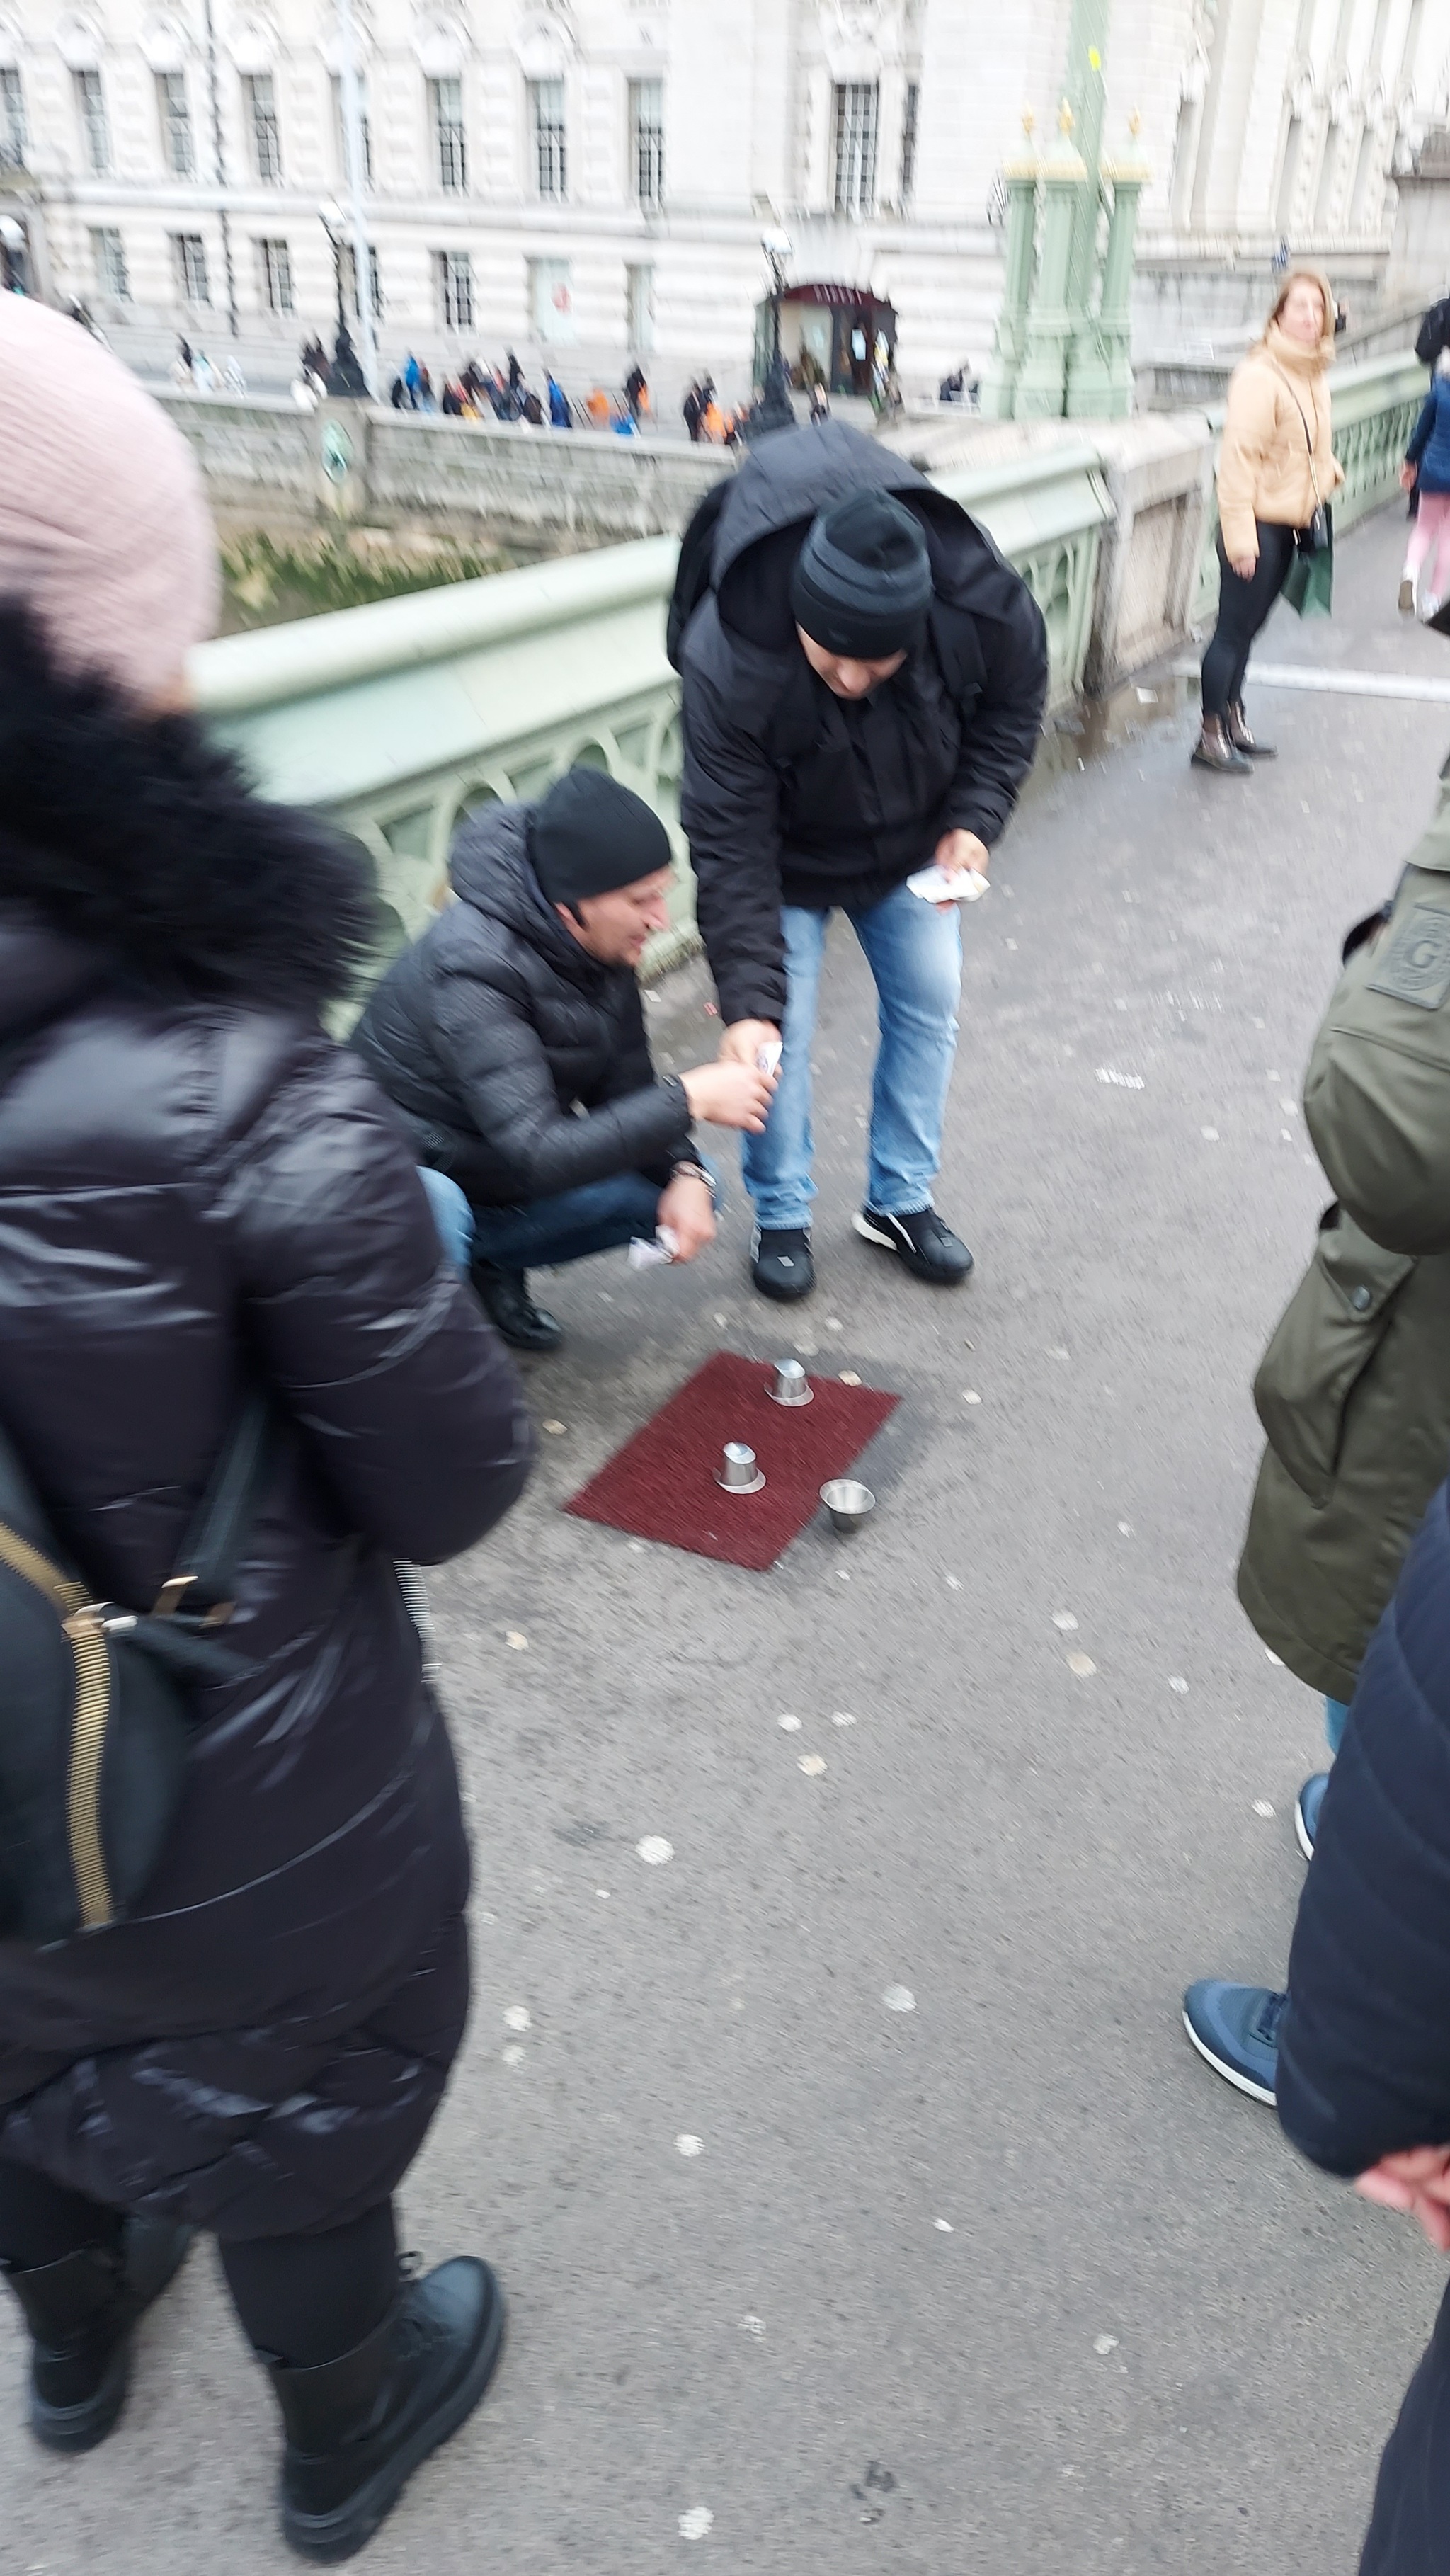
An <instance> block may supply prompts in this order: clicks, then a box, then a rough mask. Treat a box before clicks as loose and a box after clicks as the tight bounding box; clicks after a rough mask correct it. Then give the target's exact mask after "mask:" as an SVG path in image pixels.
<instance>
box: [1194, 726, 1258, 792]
mask: <svg viewBox="0 0 1450 2576" xmlns="http://www.w3.org/2000/svg"><path fill="white" fill-rule="evenodd" d="M1191 762H1192V766H1193V767H1194V768H1195V769H1217V770H1219V771H1221V772H1222V773H1223V774H1224V775H1225V776H1226V777H1229V778H1233V777H1238V778H1247V777H1248V775H1249V773H1250V771H1251V770H1252V768H1253V765H1254V764H1253V762H1252V761H1251V760H1248V759H1246V758H1245V756H1244V754H1243V753H1242V752H1241V751H1236V750H1235V748H1234V746H1233V744H1232V743H1231V742H1230V740H1229V738H1228V732H1227V729H1226V727H1225V726H1223V725H1221V724H1220V723H1219V721H1218V718H1217V716H1213V717H1210V719H1209V721H1208V722H1207V723H1206V724H1205V725H1204V728H1203V730H1202V732H1201V733H1200V735H1199V737H1198V740H1197V742H1196V743H1195V744H1194V747H1193V751H1192V754H1191Z"/></svg>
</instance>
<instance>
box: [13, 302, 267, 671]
mask: <svg viewBox="0 0 1450 2576" xmlns="http://www.w3.org/2000/svg"><path fill="white" fill-rule="evenodd" d="M7 596H8V597H12V598H14V597H19V598H20V599H22V600H24V601H25V603H26V604H27V606H28V607H30V608H31V609H33V610H34V612H35V614H36V616H37V617H38V618H39V620H40V623H41V625H42V627H43V628H44V630H45V632H46V634H47V636H48V637H49V640H50V643H51V646H52V648H53V650H54V652H55V654H56V657H57V659H58V660H59V661H60V662H61V663H62V664H63V665H64V667H65V668H66V669H67V670H71V671H81V670H94V671H100V672H103V673H104V674H105V675H106V676H107V677H108V678H109V679H111V680H113V681H115V682H116V683H118V685H119V686H120V687H122V688H123V689H125V690H126V691H127V692H128V693H129V694H130V695H131V696H132V697H135V698H140V699H142V700H150V699H155V698H159V697H161V696H164V695H166V694H167V693H169V692H170V691H171V690H172V689H173V688H174V687H175V686H176V685H177V683H178V682H179V681H180V679H181V677H182V674H183V668H184V665H185V661H186V656H187V654H188V652H189V651H190V649H191V647H192V645H193V644H199V643H200V642H201V640H202V638H203V637H204V636H207V635H210V634H212V633H213V632H214V631H215V627H216V618H217V608H218V601H219V590H218V576H217V549H216V533H215V530H214V529H213V527H212V523H211V513H210V512H209V510H208V508H207V505H206V497H205V494H204V493H203V491H202V484H201V475H200V473H199V471H198V469H197V465H196V461H195V459H194V457H193V456H192V453H191V450H190V448H189V447H188V445H187V443H186V440H185V439H184V438H183V437H182V435H181V432H180V430H179V429H177V428H175V427H174V426H173V424H172V423H171V422H170V421H169V420H168V419H167V417H166V414H165V413H164V412H163V411H162V409H161V408H160V405H159V404H157V403H154V402H153V401H152V399H151V396H150V395H149V394H148V393H145V392H143V390H142V388H141V386H140V385H139V384H138V383H137V381H136V379H135V377H134V376H133V375H131V374H130V372H129V370H128V369H127V368H125V367H123V366H122V364H121V362H120V360H119V358H114V357H112V355H111V353H110V351H109V350H107V349H103V348H102V347H101V345H100V343H99V341H97V340H93V339H92V338H91V335H90V333H89V332H88V331H83V330H82V329H81V327H80V324H79V323H77V322H69V321H67V320H66V319H65V317H64V315H62V314H59V313H52V312H51V311H49V310H48V308H47V307H46V306H45V305H43V304H37V303H35V302H34V301H33V300H32V299H31V298H30V297H29V296H25V295H7V294H4V293H0V599H4V598H6V597H7Z"/></svg>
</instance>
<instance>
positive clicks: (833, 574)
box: [790, 489, 931, 662]
mask: <svg viewBox="0 0 1450 2576" xmlns="http://www.w3.org/2000/svg"><path fill="white" fill-rule="evenodd" d="M790 604H791V607H792V609H793V611H794V613H795V617H796V622H797V624H798V625H800V626H802V627H803V628H804V630H805V632H806V634H807V635H809V636H810V638H811V640H812V642H813V643H816V644H822V645H824V646H825V649H826V651H827V652H828V653H843V654H848V655H850V656H851V658H852V659H853V660H856V661H861V662H881V661H885V660H886V659H887V658H888V656H889V655H891V654H892V653H900V652H903V651H906V650H908V649H909V648H910V646H911V645H913V644H915V643H916V642H917V641H918V640H919V638H920V636H921V634H922V632H923V630H924V628H925V626H926V613H927V610H928V609H929V608H930V606H931V556H930V554H929V553H928V551H927V543H926V531H925V530H924V528H923V527H922V524H921V521H920V519H919V518H918V517H917V516H916V514H915V512H914V511H912V510H908V509H906V508H905V507H904V505H903V504H902V503H901V502H900V501H898V500H895V499H894V498H893V496H892V495H891V493H889V492H882V491H878V490H876V489H870V490H867V491H864V492H853V493H852V494H851V497H850V499H849V500H847V501H840V502H838V503H837V504H836V507H835V508H834V509H833V510H823V511H822V513H821V515H820V517H819V518H817V519H815V520H813V521H812V523H811V528H810V532H809V534H808V535H807V538H806V541H805V544H804V545H803V546H802V548H801V550H800V553H799V555H798V556H797V558H796V564H795V570H794V571H793V573H792V574H791V583H790Z"/></svg>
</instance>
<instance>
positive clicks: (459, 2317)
mask: <svg viewBox="0 0 1450 2576" xmlns="http://www.w3.org/2000/svg"><path fill="white" fill-rule="evenodd" d="M503 2332H504V2298H503V2292H502V2290H501V2289H500V2288H499V2285H498V2283H497V2281H496V2280H495V2279H494V2276H493V2274H492V2272H491V2271H490V2270H489V2268H488V2265H487V2264H486V2263H479V2262H477V2261H475V2260H474V2258H473V2257H472V2256H471V2255H459V2256H458V2257H457V2258H456V2259H455V2260H454V2261H453V2262H451V2263H440V2265H439V2267H438V2269H437V2271H436V2272H430V2273H429V2274H428V2277H427V2279H426V2280H423V2281H410V2282H409V2283H408V2284H407V2286H406V2287H405V2288H404V2289H403V2291H402V2292H401V2295H400V2296H399V2299H398V2302H397V2305H396V2306H395V2307H394V2308H393V2310H392V2312H391V2314H390V2315H389V2316H387V2317H385V2318H384V2319H383V2322H382V2324H381V2325H380V2326H376V2327H375V2328H374V2330H373V2332H372V2333H371V2334H370V2335H369V2336H368V2337H367V2338H366V2340H365V2341H364V2342H362V2343H360V2344H355V2345H354V2347H353V2349H352V2351H351V2352H345V2353H343V2354H342V2355H341V2357H340V2358H339V2359H338V2360H337V2361H325V2362H322V2363H321V2364H320V2365H319V2366H318V2367H317V2368H316V2369H313V2370H287V2369H285V2368H284V2367H283V2365H282V2364H281V2363H280V2362H277V2361H268V2363H267V2367H268V2369H269V2370H270V2372H271V2376H272V2385H273V2387H274V2388H275V2390H276V2392H277V2403H278V2405H279V2406H280V2407H281V2409H282V2422H283V2426H284V2428H285V2430H286V2435H287V2448H286V2450H285V2452H284V2453H283V2457H282V2529H283V2532H284V2534H285V2536H286V2538H287V2539H288V2540H289V2541H290V2542H291V2544H292V2546H293V2548H294V2549H296V2550H299V2551H300V2552H301V2554H302V2556H303V2557H304V2558H320V2559H326V2560H334V2559H339V2558H351V2557H353V2556H354V2555H355V2553H356V2552H357V2551H358V2550H359V2549H362V2548H365V2547H366V2545H367V2543H368V2541H370V2540H371V2538H372V2536H373V2533H374V2532H375V2531H376V2530H377V2527H378V2525H379V2523H380V2522H381V2521H382V2520H383V2518H384V2516H385V2515H386V2514H388V2513H390V2512H391V2511H392V2508H393V2506H394V2505H395V2504H396V2503H397V2500H398V2498H399V2496H400V2495H401V2494H402V2491H403V2488H404V2487H405V2485H406V2484H407V2482H408V2480H409V2478H410V2477H411V2476H412V2474H413V2471H414V2470H415V2469H416V2468H417V2467H418V2466H419V2464H420V2462H422V2461H423V2460H426V2459H427V2457H428V2454H429V2452H430V2451H436V2450H437V2448H438V2445H439V2443H440V2442H446V2441H447V2440H448V2437H449V2435H450V2434H451V2433H456V2432H457V2430H458V2427H459V2425H460V2424H461V2423H462V2422H463V2421H464V2419H465V2417H466V2416H469V2415H471V2414H472V2412H473V2410H474V2408H475V2406H476V2405H477V2404H478V2401H479V2399H480V2398H481V2397H482V2395H483V2392H484V2390H485V2389H486V2388H487V2386H488V2383H489V2381H490V2379H491V2378H492V2377H493V2374H494V2370H495V2368H496V2367H497V2363H498V2357H499V2354H500V2352H501V2351H502V2349H503ZM266 2358H267V2357H266V2355H265V2354H264V2355H263V2359H264V2360H265V2359H266Z"/></svg>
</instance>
